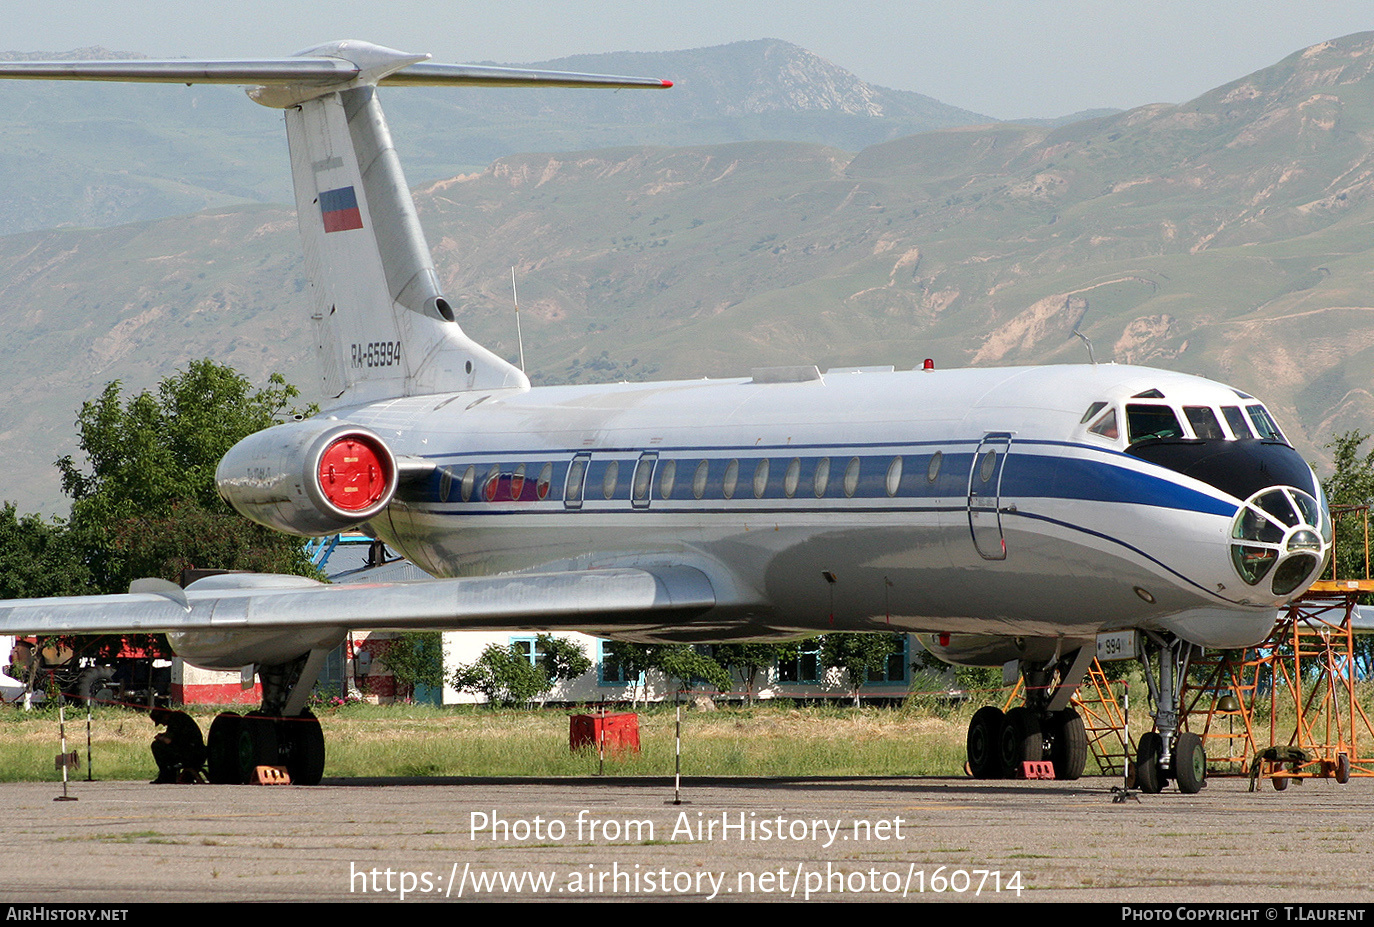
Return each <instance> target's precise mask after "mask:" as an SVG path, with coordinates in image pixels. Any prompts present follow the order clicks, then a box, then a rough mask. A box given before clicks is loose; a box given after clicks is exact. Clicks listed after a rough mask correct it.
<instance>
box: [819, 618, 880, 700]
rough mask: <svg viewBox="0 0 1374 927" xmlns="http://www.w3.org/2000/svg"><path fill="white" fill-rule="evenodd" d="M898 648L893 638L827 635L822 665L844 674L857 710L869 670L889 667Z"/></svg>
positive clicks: (853, 634) (873, 634)
mask: <svg viewBox="0 0 1374 927" xmlns="http://www.w3.org/2000/svg"><path fill="white" fill-rule="evenodd" d="M898 646H899V645H898V643H897V640H896V638H895V637H894V636H893V635H891V634H875V633H863V632H857V633H842V632H837V633H835V634H826V635H825V636H824V637H822V638H821V665H822V666H827V667H833V668H835V669H842V670H844V672H845V678H846V680H847V681H848V683H849V691H850V694H852V695H853V696H854V704H855V705H856V706H857V705H858V704H859V690H860V689H861V688H863V684H864V683H865V682H867V681H868V673H869V670H877V669H882V668H883V667H884V666H886V665H887V658H888V657H890V656H891V655H892V654H894V653H896V652H897V648H898Z"/></svg>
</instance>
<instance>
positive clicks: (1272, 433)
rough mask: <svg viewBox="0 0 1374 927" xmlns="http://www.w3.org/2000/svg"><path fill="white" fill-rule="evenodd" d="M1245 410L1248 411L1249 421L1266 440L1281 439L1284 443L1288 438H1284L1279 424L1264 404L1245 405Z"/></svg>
mask: <svg viewBox="0 0 1374 927" xmlns="http://www.w3.org/2000/svg"><path fill="white" fill-rule="evenodd" d="M1245 411H1247V412H1249V413H1250V421H1251V422H1253V423H1254V425H1255V431H1256V432H1257V433H1258V434H1259V436H1260V437H1261V438H1263V439H1265V440H1266V441H1282V442H1283V443H1284V444H1287V443H1288V440H1287V439H1286V438H1284V436H1283V432H1281V431H1279V426H1278V425H1276V424H1275V423H1274V419H1273V418H1272V417H1270V415H1269V410H1268V409H1266V408H1264V406H1246V407H1245Z"/></svg>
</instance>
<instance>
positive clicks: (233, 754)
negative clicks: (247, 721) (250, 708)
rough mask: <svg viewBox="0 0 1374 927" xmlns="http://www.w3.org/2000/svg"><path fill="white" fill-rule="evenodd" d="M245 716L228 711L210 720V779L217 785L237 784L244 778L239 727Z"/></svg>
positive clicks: (207, 748)
mask: <svg viewBox="0 0 1374 927" xmlns="http://www.w3.org/2000/svg"><path fill="white" fill-rule="evenodd" d="M242 724H243V718H242V717H241V716H239V715H236V714H234V713H233V712H232V711H226V712H223V713H221V714H218V715H216V716H215V720H214V721H211V722H210V736H209V738H208V739H207V741H206V753H207V755H208V759H209V770H208V772H209V777H210V781H211V782H213V783H215V784H216V785H237V784H240V783H242V782H243V781H244V780H243V779H242V778H241V777H240V775H241V774H240V772H239V728H240V727H241V726H242Z"/></svg>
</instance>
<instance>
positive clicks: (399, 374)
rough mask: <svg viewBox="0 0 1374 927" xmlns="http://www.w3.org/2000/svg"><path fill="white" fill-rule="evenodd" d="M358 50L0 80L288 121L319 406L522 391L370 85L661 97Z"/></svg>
mask: <svg viewBox="0 0 1374 927" xmlns="http://www.w3.org/2000/svg"><path fill="white" fill-rule="evenodd" d="M428 58H429V56H428V55H415V54H407V53H405V52H399V51H396V50H395V49H390V48H383V47H381V46H377V45H371V44H369V43H366V42H355V41H346V42H332V43H330V44H327V45H320V46H317V47H315V48H311V49H307V50H306V51H303V52H300V53H299V54H297V55H295V56H293V57H290V58H282V59H263V60H244V61H185V60H171V61H153V60H141V61H85V62H82V61H53V62H5V63H0V78H23V79H50V80H114V81H135V82H163V83H185V84H191V83H218V84H243V85H250V86H251V89H250V90H249V96H251V97H252V98H253V99H254V100H256V101H257V102H258V103H261V104H262V105H264V106H270V107H274V108H278V109H283V110H285V111H286V135H287V140H288V142H289V144H290V149H291V177H292V182H293V185H294V187H295V192H296V213H297V218H298V220H299V222H300V229H301V239H302V242H303V244H304V249H305V267H306V275H307V277H308V279H309V281H310V290H311V299H312V307H311V308H312V313H311V318H312V321H313V323H314V334H315V338H316V344H317V347H318V350H319V355H320V365H321V375H322V377H323V382H322V394H323V396H324V397H325V402H326V405H327V406H339V405H353V404H356V403H363V402H370V401H374V400H379V399H388V398H392V397H396V396H409V395H417V394H427V393H442V392H453V391H461V390H467V389H503V388H504V389H524V388H528V386H529V380H528V378H527V377H526V376H525V374H524V373H523V372H522V371H521V370H520V369H519V368H517V367H515V366H514V365H512V364H510V363H508V362H507V361H505V360H504V359H502V358H500V357H498V356H497V355H495V354H493V353H492V352H491V351H488V350H487V349H486V348H484V347H482V346H481V345H479V344H477V343H476V342H475V341H473V340H472V339H471V338H469V337H468V336H467V335H466V334H464V333H463V330H462V328H461V327H460V326H459V325H458V323H457V321H456V320H455V319H454V315H453V309H452V306H451V305H450V303H449V301H448V299H446V298H445V296H444V292H443V289H442V288H441V287H440V284H439V277H438V274H437V273H436V272H435V269H434V261H433V259H432V257H431V255H430V251H429V245H428V244H427V243H426V242H425V237H424V232H423V231H422V230H421V228H420V221H419V218H418V216H417V215H416V212H415V203H414V201H413V200H412V199H411V196H410V191H409V187H407V185H406V182H405V176H404V175H403V174H402V172H401V165H400V161H399V160H398V158H397V156H396V150H395V148H394V147H393V146H392V143H391V133H390V130H389V129H388V128H387V124H386V119H385V117H384V116H383V114H382V107H381V104H380V102H379V101H378V98H377V87H378V85H379V84H385V85H387V86H395V85H401V86H422V85H467V86H474V85H475V86H527V87H608V88H623V87H669V86H672V84H671V82H669V81H663V80H657V79H650V78H635V77H612V76H607V75H598V74H570V73H564V72H558V71H528V70H518V69H511V68H493V67H481V66H470V65H447V64H431V63H428Z"/></svg>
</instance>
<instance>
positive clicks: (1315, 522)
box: [1231, 486, 1331, 598]
mask: <svg viewBox="0 0 1374 927" xmlns="http://www.w3.org/2000/svg"><path fill="white" fill-rule="evenodd" d="M1314 488H1315V487H1314ZM1317 491H1318V492H1319V493H1320V492H1321V490H1320V489H1317ZM1323 496H1324V494H1323ZM1330 547H1331V515H1330V512H1329V511H1328V510H1327V505H1326V499H1325V498H1324V497H1323V498H1322V499H1320V500H1319V499H1318V498H1317V497H1315V496H1313V495H1311V494H1310V493H1308V492H1305V491H1304V490H1301V489H1298V488H1297V487H1295V486H1271V487H1269V488H1268V489H1262V490H1260V491H1259V492H1257V493H1255V494H1254V495H1253V496H1251V497H1250V498H1249V499H1247V500H1245V503H1244V504H1243V505H1242V506H1241V507H1240V510H1239V511H1238V512H1237V513H1236V517H1235V521H1233V522H1232V524H1231V562H1232V564H1233V565H1234V566H1235V568H1236V572H1237V573H1239V574H1240V578H1241V579H1243V580H1244V581H1245V582H1246V584H1248V585H1250V586H1255V587H1257V588H1258V589H1260V590H1263V589H1264V584H1266V583H1267V585H1268V590H1267V591H1269V592H1272V593H1273V594H1274V595H1275V596H1279V597H1281V598H1292V597H1294V596H1296V595H1299V594H1301V593H1302V591H1304V590H1305V589H1306V588H1307V586H1308V585H1310V584H1311V583H1312V581H1313V580H1315V579H1316V578H1317V574H1318V572H1319V571H1320V569H1321V565H1322V562H1323V560H1324V559H1325V557H1326V555H1327V553H1328V551H1329V550H1330Z"/></svg>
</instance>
